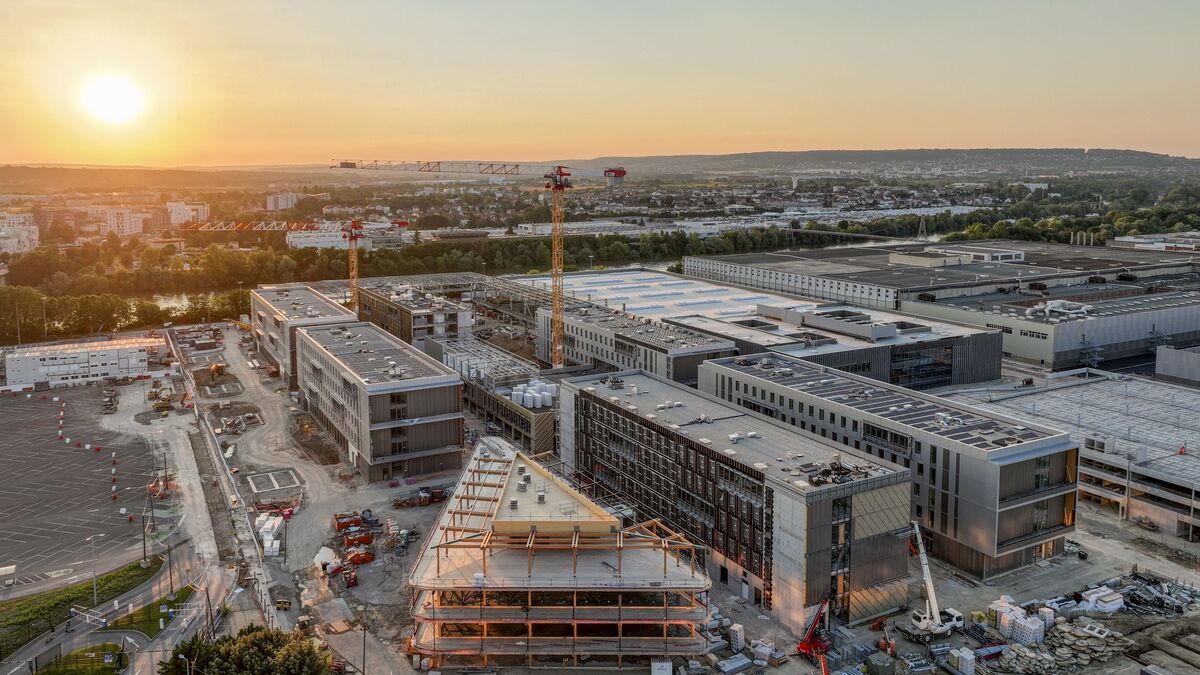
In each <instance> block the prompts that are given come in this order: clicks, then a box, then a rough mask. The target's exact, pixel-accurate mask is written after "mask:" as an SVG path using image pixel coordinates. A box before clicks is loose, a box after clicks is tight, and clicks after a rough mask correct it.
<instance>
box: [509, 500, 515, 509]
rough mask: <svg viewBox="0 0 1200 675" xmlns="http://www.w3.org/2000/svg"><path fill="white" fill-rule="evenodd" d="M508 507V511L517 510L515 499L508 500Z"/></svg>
mask: <svg viewBox="0 0 1200 675" xmlns="http://www.w3.org/2000/svg"><path fill="white" fill-rule="evenodd" d="M508 508H509V510H510V511H516V510H517V500H515V499H510V500H508Z"/></svg>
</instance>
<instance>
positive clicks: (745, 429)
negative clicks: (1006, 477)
mask: <svg viewBox="0 0 1200 675" xmlns="http://www.w3.org/2000/svg"><path fill="white" fill-rule="evenodd" d="M702 368H703V367H702ZM560 392H561V393H562V401H561V403H560V414H561V417H560V432H559V434H560V439H561V447H560V453H561V456H562V459H563V460H564V462H565V464H566V465H567V466H568V467H569V468H571V469H573V470H574V472H575V475H577V476H578V480H579V481H580V483H581V484H583V485H587V486H589V489H590V491H591V493H592V494H593V495H594V496H595V497H596V498H604V499H610V500H612V501H613V503H614V504H619V505H620V506H622V507H623V508H625V509H626V510H628V511H629V512H631V513H634V514H636V515H635V520H643V519H649V518H654V519H658V520H659V521H660V522H662V523H664V524H665V525H666V526H667V527H670V528H671V529H673V530H676V531H678V532H682V533H683V534H684V535H686V536H687V537H688V539H689V540H691V541H695V542H697V543H702V544H704V545H706V546H707V547H708V551H709V553H708V555H707V556H706V557H705V561H704V564H705V568H706V569H707V571H708V572H709V574H710V576H712V578H713V579H714V581H715V583H714V592H716V590H717V589H719V590H720V593H717V596H718V597H724V596H726V595H734V596H738V597H740V598H741V599H742V600H744V601H745V602H747V603H753V604H754V606H756V607H759V608H761V611H763V612H764V613H768V614H770V615H771V616H773V617H775V618H776V619H778V620H779V621H780V622H781V623H782V624H783V625H784V626H786V627H787V628H789V629H790V630H792V631H793V632H794V633H796V634H800V633H802V632H803V630H804V626H805V623H806V621H807V620H808V619H809V618H810V617H811V616H812V615H813V614H814V612H815V611H816V609H817V607H818V606H819V605H820V604H821V603H822V601H823V600H824V599H826V598H829V599H830V607H831V611H832V614H833V616H834V617H835V620H837V621H839V622H848V623H851V624H856V623H861V622H864V621H867V620H870V619H872V618H874V617H878V616H883V615H886V614H890V613H892V612H895V611H897V610H898V609H899V608H900V607H902V606H904V605H905V603H906V602H907V593H908V539H909V535H910V534H911V531H912V526H911V524H910V521H909V515H908V509H907V504H908V501H909V492H910V487H909V478H908V473H909V472H908V470H907V469H905V468H903V467H900V466H897V465H895V464H892V463H890V462H888V461H886V460H882V459H876V458H872V457H868V456H866V455H865V454H864V453H861V452H859V451H856V450H854V449H853V448H848V447H843V446H839V445H835V444H834V443H832V442H831V441H830V440H825V439H819V438H813V437H810V436H808V435H805V434H801V433H798V431H797V430H796V429H793V428H791V427H789V426H787V425H785V424H782V423H780V422H779V421H776V420H771V419H769V418H767V417H766V416H763V415H759V414H757V413H753V412H750V411H748V410H746V409H745V408H740V407H736V406H734V405H732V404H730V403H728V402H725V401H721V400H720V399H718V398H716V397H714V396H711V395H709V394H706V393H703V392H699V391H696V390H695V389H692V388H690V387H686V386H683V385H681V384H679V383H676V382H672V381H670V380H668V379H666V378H662V377H658V376H655V375H652V374H648V373H645V372H642V371H624V372H619V373H613V374H610V375H605V376H595V375H591V376H587V377H579V378H571V379H565V380H563V382H562V384H561V388H560Z"/></svg>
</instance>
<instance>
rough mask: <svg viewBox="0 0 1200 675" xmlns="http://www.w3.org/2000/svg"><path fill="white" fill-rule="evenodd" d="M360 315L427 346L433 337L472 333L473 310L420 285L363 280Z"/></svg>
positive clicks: (359, 307)
mask: <svg viewBox="0 0 1200 675" xmlns="http://www.w3.org/2000/svg"><path fill="white" fill-rule="evenodd" d="M358 318H359V319H361V320H363V321H370V322H371V323H374V324H375V325H377V326H379V327H381V328H383V329H384V330H386V331H387V332H389V333H391V334H392V335H395V336H396V337H398V338H400V339H401V340H404V341H405V342H407V343H409V344H410V345H413V346H414V347H416V348H417V349H425V341H426V340H428V339H430V338H442V337H459V336H468V335H470V334H471V323H472V319H471V309H470V308H469V307H467V306H466V305H463V304H460V303H457V302H454V301H453V300H449V299H447V298H445V297H442V296H438V295H434V294H433V293H427V292H425V291H423V290H421V289H420V288H418V287H414V286H410V285H408V284H402V283H395V282H389V281H374V282H373V281H372V280H369V279H368V280H364V281H363V282H362V284H361V286H360V287H359V292H358Z"/></svg>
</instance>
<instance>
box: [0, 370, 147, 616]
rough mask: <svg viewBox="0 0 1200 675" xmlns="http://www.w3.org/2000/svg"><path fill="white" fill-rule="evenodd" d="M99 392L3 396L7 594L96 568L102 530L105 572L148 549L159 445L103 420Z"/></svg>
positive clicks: (1, 542) (1, 495) (2, 559)
mask: <svg viewBox="0 0 1200 675" xmlns="http://www.w3.org/2000/svg"><path fill="white" fill-rule="evenodd" d="M56 397H58V398H59V400H57V401H56V400H55V398H56ZM100 400H101V388H100V387H77V388H72V389H63V390H57V391H54V392H47V393H44V394H43V393H36V394H33V395H32V396H31V397H27V395H26V394H19V395H18V396H13V395H11V394H5V395H3V396H2V397H0V429H3V430H4V432H3V433H4V452H3V453H0V584H8V583H9V581H10V580H11V582H12V587H11V588H6V589H5V592H4V595H5V596H7V595H8V594H9V593H12V594H24V593H26V592H32V591H35V590H45V589H47V588H50V587H51V586H58V585H62V584H66V583H69V582H73V581H78V580H81V579H85V578H87V577H89V576H90V575H91V573H92V548H91V545H90V543H89V542H88V541H87V540H86V539H87V537H89V536H91V535H103V536H100V537H97V538H96V541H95V553H96V557H97V558H98V559H99V564H98V566H97V571H99V572H103V571H106V570H109V569H113V568H116V567H119V566H120V565H123V564H125V563H127V562H129V561H131V560H133V559H136V558H138V557H140V556H141V541H142V535H141V513H142V509H143V507H144V506H145V503H146V485H147V483H148V482H149V481H150V480H151V479H152V476H153V460H152V453H151V452H150V449H149V448H148V446H147V445H146V443H145V442H144V441H143V440H142V439H140V438H137V437H133V436H128V435H122V434H118V433H114V432H111V431H105V430H102V429H101V428H100V426H99V424H98V421H99V419H100ZM63 402H65V403H66V407H65V408H63V407H62V403H63ZM60 410H61V411H63V413H64V418H63V429H62V431H63V436H64V440H60V439H59V438H58V433H59V427H58V425H59V412H60ZM66 438H69V439H70V443H67V442H66V440H65V439H66ZM77 443H78V444H79V446H80V447H76V444H77ZM89 445H90V446H91V448H89V447H87V446H89ZM97 447H99V448H100V450H99V451H96V448H97ZM113 452H116V453H117V463H116V464H115V465H114V464H113V457H112V453H113ZM114 469H116V474H115V476H116V482H114V481H113V476H114V474H113V470H114ZM114 486H115V487H116V492H115V493H114V492H113V488H114ZM114 494H115V495H116V496H117V498H116V499H115V500H114V499H113V495H114ZM122 508H124V509H127V511H128V512H129V513H132V514H134V519H133V522H129V520H128V517H127V516H126V515H122V514H121V513H120V510H121V509H122Z"/></svg>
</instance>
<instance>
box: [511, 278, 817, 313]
mask: <svg viewBox="0 0 1200 675" xmlns="http://www.w3.org/2000/svg"><path fill="white" fill-rule="evenodd" d="M514 280H516V281H521V282H524V283H527V284H535V285H543V286H544V285H546V284H548V283H549V277H547V276H545V275H540V276H529V277H514ZM563 291H564V292H565V293H566V294H567V295H571V296H574V297H575V299H576V300H580V301H588V302H593V303H595V304H598V305H605V306H607V307H609V308H611V309H618V310H621V311H623V312H625V313H628V314H633V315H636V316H639V317H645V318H648V319H663V318H668V317H674V316H682V315H687V314H698V315H701V316H707V317H710V318H717V319H720V318H729V317H739V316H753V315H754V313H755V310H756V308H757V307H758V305H786V306H788V307H794V308H797V309H803V308H810V309H811V308H815V307H817V306H818V305H819V304H820V303H821V301H819V300H801V299H797V298H789V297H787V296H783V295H777V294H774V293H764V292H762V291H755V290H747V289H743V288H737V287H734V286H723V285H721V284H717V283H713V282H711V281H705V280H703V279H692V278H686V277H679V276H676V275H674V274H668V273H666V272H658V271H655V270H639V269H630V270H613V271H604V272H579V273H574V274H566V275H564V276H563Z"/></svg>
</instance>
